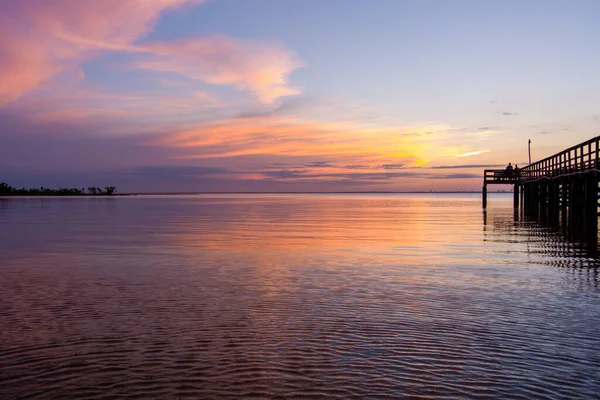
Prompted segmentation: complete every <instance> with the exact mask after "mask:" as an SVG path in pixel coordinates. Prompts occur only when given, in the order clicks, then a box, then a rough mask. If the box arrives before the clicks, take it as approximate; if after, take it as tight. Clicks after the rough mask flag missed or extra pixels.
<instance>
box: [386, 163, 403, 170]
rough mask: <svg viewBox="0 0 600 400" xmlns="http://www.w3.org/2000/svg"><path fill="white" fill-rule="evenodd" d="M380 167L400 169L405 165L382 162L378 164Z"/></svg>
mask: <svg viewBox="0 0 600 400" xmlns="http://www.w3.org/2000/svg"><path fill="white" fill-rule="evenodd" d="M379 167H380V168H382V169H402V168H405V167H406V165H404V164H398V163H397V164H383V165H380V166H379Z"/></svg>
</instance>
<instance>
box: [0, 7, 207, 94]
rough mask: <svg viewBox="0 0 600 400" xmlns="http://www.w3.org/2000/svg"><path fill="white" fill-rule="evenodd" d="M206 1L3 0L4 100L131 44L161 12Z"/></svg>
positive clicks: (0, 67) (0, 56) (0, 53)
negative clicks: (100, 54)
mask: <svg viewBox="0 0 600 400" xmlns="http://www.w3.org/2000/svg"><path fill="white" fill-rule="evenodd" d="M202 2H203V0H161V1H148V0H127V1H122V0H101V1H100V0H97V1H71V0H44V1H40V0H19V1H13V0H0V60H1V62H0V81H1V82H3V83H2V85H1V86H0V104H2V103H7V102H10V101H13V100H15V99H16V98H18V97H19V96H21V95H23V94H25V93H27V92H30V91H32V90H34V89H36V88H39V87H40V86H41V85H43V84H44V83H46V82H47V81H48V80H49V79H51V78H53V77H56V76H57V75H59V74H61V73H63V72H71V73H74V74H76V75H79V74H80V72H81V70H80V69H79V68H78V65H79V64H81V63H82V62H84V61H86V60H89V59H91V58H93V57H94V56H96V55H97V53H98V52H99V51H101V50H107V49H111V50H123V49H128V48H129V47H130V46H131V44H132V43H133V42H134V41H135V40H137V39H139V38H140V37H142V36H144V35H145V34H147V33H149V32H150V31H151V30H152V28H153V27H154V25H155V24H156V22H157V20H158V17H159V16H160V14H162V13H163V12H165V11H167V10H170V9H175V8H178V7H181V6H183V5H185V4H198V3H202Z"/></svg>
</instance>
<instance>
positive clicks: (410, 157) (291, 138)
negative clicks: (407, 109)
mask: <svg viewBox="0 0 600 400" xmlns="http://www.w3.org/2000/svg"><path fill="white" fill-rule="evenodd" d="M429 128H430V127H427V126H425V127H422V128H415V127H401V126H387V127H378V126H368V125H365V124H361V123H359V122H322V121H306V120H300V119H298V118H295V117H291V116H283V115H265V116H260V117H248V118H245V117H244V118H233V119H224V120H219V121H212V122H206V123H200V124H198V125H197V126H196V127H191V128H190V129H187V130H181V131H179V132H174V133H170V132H165V134H164V135H162V136H161V137H160V138H158V139H155V140H152V141H149V142H148V144H149V145H154V146H167V147H177V148H184V149H186V153H187V154H188V156H187V157H189V158H197V159H202V158H215V157H235V156H248V155H269V156H287V157H310V158H312V159H314V158H321V159H322V160H323V161H329V160H331V159H335V160H336V161H338V162H340V163H343V164H346V165H351V164H356V165H369V166H370V167H371V168H373V169H376V168H377V167H378V166H380V165H384V164H389V165H390V166H392V165H393V166H395V167H398V166H399V165H400V164H402V165H405V166H414V165H421V164H422V163H423V162H424V159H425V157H427V156H428V155H430V154H437V153H439V152H440V151H441V150H440V149H441V148H442V147H443V145H441V144H438V143H437V142H436V136H432V135H426V136H421V135H417V136H405V135H404V133H407V132H415V131H428V130H430V129H429ZM440 131H443V130H442V129H441V128H440ZM440 134H442V135H443V132H442V133H440ZM445 149H446V152H449V151H456V150H457V149H456V148H454V147H450V148H445ZM438 150H439V151H438Z"/></svg>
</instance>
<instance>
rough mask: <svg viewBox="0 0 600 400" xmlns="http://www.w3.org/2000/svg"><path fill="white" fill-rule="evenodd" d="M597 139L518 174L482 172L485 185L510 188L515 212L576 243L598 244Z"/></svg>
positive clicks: (599, 164) (599, 155) (599, 159)
mask: <svg viewBox="0 0 600 400" xmlns="http://www.w3.org/2000/svg"><path fill="white" fill-rule="evenodd" d="M599 168H600V136H598V137H595V138H593V139H590V140H588V141H585V142H583V143H580V144H578V145H576V146H573V147H570V148H568V149H566V150H564V151H561V152H560V153H557V154H554V155H553V156H550V157H548V158H544V159H543V160H541V161H538V162H536V163H533V164H530V165H528V166H526V167H524V168H521V169H520V170H518V171H513V172H510V171H506V170H485V172H484V179H483V191H482V195H483V198H482V200H483V207H484V208H485V207H487V185H492V184H502V185H507V184H508V185H513V186H514V191H513V193H514V196H513V202H514V207H515V209H517V210H518V209H519V204H520V205H521V210H522V212H523V214H524V215H525V216H527V217H530V218H535V219H539V220H541V221H543V222H545V223H547V224H549V225H553V226H557V227H561V228H563V229H564V230H567V231H568V233H569V234H570V235H571V236H572V237H574V238H578V239H585V240H586V241H594V242H596V243H597V241H598V193H599V190H598V178H599V177H600V174H599V173H600V170H599Z"/></svg>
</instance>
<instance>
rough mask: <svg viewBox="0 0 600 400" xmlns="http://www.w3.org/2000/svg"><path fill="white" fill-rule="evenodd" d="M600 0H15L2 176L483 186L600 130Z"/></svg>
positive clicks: (203, 186) (3, 75)
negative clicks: (503, 171)
mask: <svg viewBox="0 0 600 400" xmlns="http://www.w3.org/2000/svg"><path fill="white" fill-rule="evenodd" d="M598 15H600V2H598V1H597V0H564V1H563V0H561V1H558V0H502V1H500V0H498V1H495V0H487V1H481V0H370V1H367V0H326V1H324V0H252V1H250V0H127V1H123V0H93V1H92V0H80V1H74V0H19V1H15V0H0V181H5V182H7V183H9V184H11V185H12V186H15V187H40V186H45V187H59V186H64V187H88V186H92V185H93V186H100V187H104V186H116V187H117V190H118V191H120V192H214V191H225V192H236V191H266V192H280V191H294V192H295V191H298V192H309V191H334V192H335V191H430V190H433V191H446V190H450V191H462V190H479V189H480V188H481V185H482V176H483V169H485V168H503V167H504V166H505V165H506V164H507V163H508V162H512V163H513V165H514V164H518V165H519V166H524V165H526V164H527V162H528V154H527V141H528V139H531V142H532V143H531V156H532V160H533V161H535V160H537V159H541V158H544V157H547V156H550V155H552V154H554V153H556V152H558V151H560V150H562V149H563V148H567V147H570V146H572V145H575V144H577V143H579V142H582V141H585V140H587V139H590V138H592V137H595V136H598V135H599V134H600V129H599V128H600V107H599V106H600V79H598V70H599V67H600V24H598V23H597V19H598V18H597V17H598Z"/></svg>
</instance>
